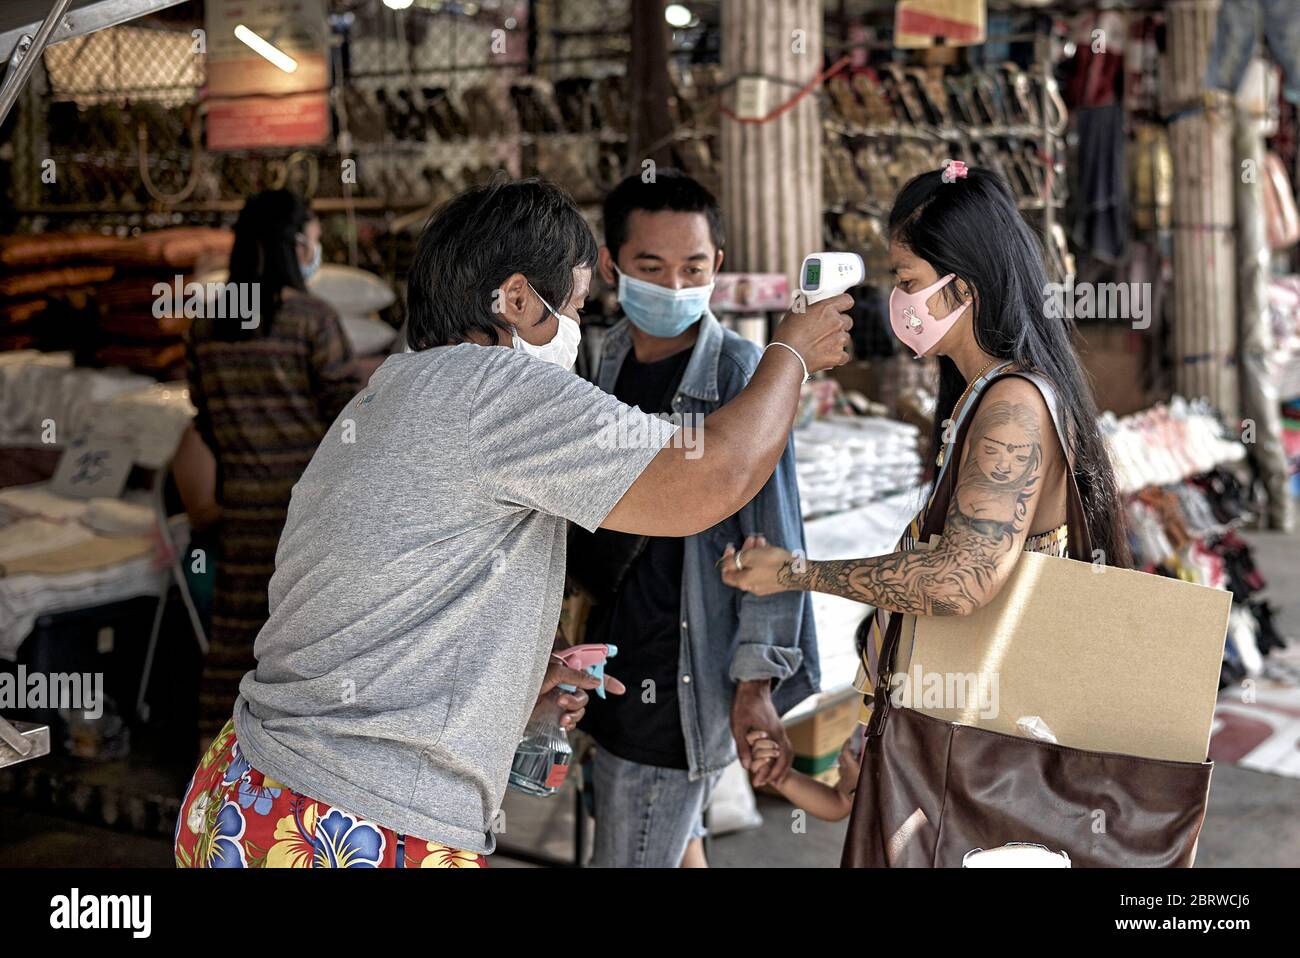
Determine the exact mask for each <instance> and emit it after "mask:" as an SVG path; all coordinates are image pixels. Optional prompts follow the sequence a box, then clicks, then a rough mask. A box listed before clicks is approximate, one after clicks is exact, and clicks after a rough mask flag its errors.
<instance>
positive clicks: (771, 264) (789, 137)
mask: <svg viewBox="0 0 1300 958" xmlns="http://www.w3.org/2000/svg"><path fill="white" fill-rule="evenodd" d="M821 68H822V4H821V0H726V2H725V3H723V4H722V72H723V75H724V77H725V78H726V79H727V80H728V81H730V82H731V86H730V88H729V89H728V90H727V91H725V92H724V94H723V103H724V105H726V106H727V107H728V108H730V109H732V110H735V109H736V105H737V104H736V101H737V93H738V84H737V82H736V81H737V80H738V79H739V78H741V77H764V78H767V80H766V83H765V84H764V86H765V89H766V97H765V100H766V107H765V108H766V110H769V111H770V110H771V109H773V108H775V107H777V106H779V105H780V104H782V103H784V102H785V101H786V100H788V99H790V97H792V96H794V95H795V94H796V93H797V92H798V90H799V88H800V87H802V86H804V85H805V84H806V83H808V82H809V81H810V80H812V79H813V78H814V77H815V76H817V74H818V73H819V72H820V71H821ZM774 81H775V82H774ZM721 124H722V196H721V197H720V199H721V201H722V206H723V211H724V213H725V214H726V217H727V233H728V242H727V269H728V270H742V271H753V272H773V273H785V274H786V275H787V276H788V277H789V278H790V281H791V288H792V289H794V288H795V287H796V285H797V281H798V273H799V265H800V263H801V262H802V261H803V257H804V256H806V255H807V254H808V253H811V252H814V251H816V250H818V249H820V248H821V246H822V159H821V154H822V149H821V147H822V131H821V117H820V110H819V109H818V104H817V99H816V96H815V95H809V96H806V97H804V98H803V99H802V100H801V101H800V102H799V103H798V104H797V105H796V106H795V107H794V108H793V109H790V110H788V111H786V112H785V113H783V114H781V116H779V117H777V118H776V119H774V120H771V121H770V122H767V123H761V124H760V123H741V122H738V121H736V120H734V119H731V118H729V117H727V116H722V117H721Z"/></svg>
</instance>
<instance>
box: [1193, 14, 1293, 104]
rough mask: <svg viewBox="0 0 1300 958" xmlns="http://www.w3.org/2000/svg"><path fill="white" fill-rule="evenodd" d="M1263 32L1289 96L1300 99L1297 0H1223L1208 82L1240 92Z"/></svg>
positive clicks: (1210, 85)
mask: <svg viewBox="0 0 1300 958" xmlns="http://www.w3.org/2000/svg"><path fill="white" fill-rule="evenodd" d="M1261 32H1262V33H1263V35H1264V41H1265V43H1267V44H1268V50H1269V53H1271V54H1272V56H1273V60H1274V62H1276V63H1277V65H1278V66H1280V67H1281V68H1282V72H1283V74H1284V75H1285V85H1284V87H1283V90H1284V92H1285V94H1286V98H1287V99H1288V100H1290V101H1291V102H1292V103H1300V3H1297V2H1296V0H1223V3H1222V4H1221V5H1220V6H1219V22H1218V25H1217V28H1216V30H1215V36H1214V48H1213V49H1212V50H1211V51H1210V62H1209V63H1208V64H1207V65H1206V68H1205V85H1206V86H1208V87H1214V88H1216V89H1219V90H1227V91H1228V92H1229V93H1236V92H1237V89H1238V88H1239V87H1240V86H1241V80H1242V77H1244V76H1245V74H1246V67H1247V66H1248V65H1249V64H1250V60H1251V57H1253V56H1254V55H1255V43H1256V40H1258V38H1259V36H1260V34H1261Z"/></svg>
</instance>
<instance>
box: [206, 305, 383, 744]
mask: <svg viewBox="0 0 1300 958" xmlns="http://www.w3.org/2000/svg"><path fill="white" fill-rule="evenodd" d="M228 322H236V320H230V319H208V318H204V319H197V320H195V322H194V326H193V328H192V330H191V332H190V339H189V342H188V347H187V360H188V371H189V383H190V400H191V402H193V403H194V406H195V409H196V410H197V413H196V415H195V426H196V428H197V429H198V431H199V434H200V435H201V436H202V437H203V441H204V442H206V443H207V444H208V448H210V449H211V450H212V454H213V456H214V457H215V458H216V460H217V502H218V503H219V504H220V506H221V521H220V525H219V527H218V538H219V540H220V551H219V557H217V559H216V581H215V586H214V595H213V601H212V626H211V631H210V633H209V635H208V642H209V649H208V657H207V660H206V661H205V663H204V669H203V679H202V682H201V684H200V688H199V736H200V742H207V741H208V740H209V739H210V738H211V736H213V735H215V734H216V733H217V732H218V731H219V730H220V729H221V728H222V726H224V725H225V723H226V721H227V720H228V719H229V718H230V715H231V713H232V712H233V710H234V707H235V697H236V696H237V695H238V694H239V682H240V680H241V679H242V678H243V677H244V674H245V673H246V672H248V671H250V670H251V669H252V668H253V667H254V665H255V664H256V660H255V659H254V657H253V642H254V640H255V639H256V638H257V633H258V632H260V631H261V629H262V626H263V625H264V624H265V622H266V619H267V616H268V612H267V595H266V589H267V584H268V583H269V582H270V580H271V573H272V572H274V571H275V550H276V546H277V545H279V542H280V532H281V530H282V529H283V528H284V522H285V516H286V514H287V512H288V509H289V496H290V493H291V492H292V491H293V487H294V484H295V483H296V482H297V481H298V478H299V477H300V476H301V475H302V472H303V470H304V469H306V468H307V463H309V462H310V461H311V458H312V456H313V455H314V454H315V452H316V447H317V446H318V445H319V444H320V441H321V438H322V437H323V436H324V435H325V432H326V430H327V429H329V427H330V425H331V424H332V423H333V422H334V420H335V418H336V417H337V416H338V414H339V413H340V412H341V411H342V409H343V407H344V406H345V405H347V403H348V400H350V399H351V398H352V397H353V396H354V395H355V394H356V393H357V392H358V391H359V390H360V388H361V379H360V376H359V374H358V372H357V368H356V364H355V362H354V360H353V355H352V347H351V346H350V345H349V344H348V341H347V338H346V337H345V336H344V333H343V327H342V325H341V324H340V322H339V318H338V315H337V314H336V313H335V312H334V310H333V308H331V307H330V306H329V305H328V304H326V303H325V302H323V301H322V300H319V299H316V298H315V297H314V296H308V295H306V294H299V295H292V294H290V295H287V296H286V298H285V300H284V303H283V304H282V305H281V306H280V308H279V310H278V311H277V312H276V315H275V317H274V318H273V319H272V320H271V328H270V329H269V330H266V331H263V330H260V329H259V330H254V331H253V332H252V334H251V335H250V336H248V337H247V338H237V339H222V338H219V337H218V336H216V335H215V332H216V330H215V329H214V324H215V323H228Z"/></svg>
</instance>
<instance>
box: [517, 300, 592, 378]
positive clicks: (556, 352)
mask: <svg viewBox="0 0 1300 958" xmlns="http://www.w3.org/2000/svg"><path fill="white" fill-rule="evenodd" d="M528 288H529V289H533V284H532V283H529V284H528ZM533 295H534V296H536V297H537V298H538V299H541V300H542V305H543V306H545V307H546V311H547V312H548V313H550V314H551V315H552V316H554V317H555V318H556V319H558V320H559V321H560V328H559V329H557V330H556V331H555V336H554V337H553V338H552V339H551V341H550V342H549V343H546V344H544V345H542V346H534V345H533V344H532V343H530V342H528V341H527V340H525V339H523V338H522V337H521V336H520V335H519V330H518V329H516V328H515V327H513V326H512V327H511V328H510V345H511V346H513V347H514V348H515V349H522V350H523V351H524V352H526V353H527V354H528V355H529V356H535V357H537V358H538V359H540V360H542V361H543V362H547V363H555V365H557V366H559V367H561V368H563V369H572V368H573V364H574V363H576V362H577V361H578V344H579V343H580V342H581V341H582V327H581V326H579V325H578V321H577V320H575V319H573V318H571V317H569V316H565V315H564V314H563V313H560V312H556V310H555V309H553V308H552V307H551V304H550V303H548V302H547V301H546V300H544V299H542V295H541V293H539V292H537V290H535V289H533Z"/></svg>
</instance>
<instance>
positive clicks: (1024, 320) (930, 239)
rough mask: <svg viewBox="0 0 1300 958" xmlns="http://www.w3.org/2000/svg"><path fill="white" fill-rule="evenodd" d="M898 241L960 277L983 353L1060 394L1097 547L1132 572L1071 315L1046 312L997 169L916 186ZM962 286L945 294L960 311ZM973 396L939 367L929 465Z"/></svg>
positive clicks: (917, 181) (902, 201)
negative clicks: (957, 410) (961, 402)
mask: <svg viewBox="0 0 1300 958" xmlns="http://www.w3.org/2000/svg"><path fill="white" fill-rule="evenodd" d="M889 235H890V238H891V239H892V240H893V241H894V242H897V243H898V244H899V245H900V246H903V247H905V248H906V249H908V250H910V251H911V252H912V253H913V254H915V255H916V256H918V257H920V258H921V259H923V260H925V261H926V262H928V263H929V264H930V265H931V266H933V267H934V269H935V272H936V273H938V274H939V275H940V276H943V275H946V274H948V273H954V274H956V276H957V278H958V279H961V280H963V281H964V282H965V283H966V284H967V285H968V286H970V287H971V288H972V289H973V290H974V291H975V303H974V315H973V320H972V328H973V330H974V333H975V341H976V343H978V344H979V347H980V349H982V350H984V352H986V353H988V354H989V355H990V356H994V357H997V358H998V359H1009V360H1012V361H1014V362H1015V364H1016V365H1017V366H1018V367H1019V368H1020V369H1023V370H1025V371H1027V372H1037V373H1040V374H1041V375H1043V376H1044V377H1046V378H1047V379H1049V380H1051V382H1052V383H1053V385H1055V386H1056V394H1057V404H1058V410H1057V411H1058V414H1059V415H1060V418H1061V422H1062V423H1063V424H1065V426H1066V429H1067V432H1068V434H1069V438H1068V440H1067V441H1068V442H1069V444H1070V447H1071V448H1070V449H1069V450H1067V451H1068V452H1069V453H1070V456H1071V458H1072V459H1073V461H1074V475H1075V478H1076V480H1077V481H1078V483H1079V492H1080V494H1081V496H1082V499H1083V509H1084V514H1085V517H1086V519H1087V522H1088V531H1089V532H1090V533H1091V538H1092V541H1093V547H1094V548H1095V549H1101V550H1103V552H1102V555H1103V557H1104V559H1105V561H1106V563H1107V564H1108V565H1113V566H1119V567H1122V568H1127V567H1129V566H1130V565H1131V564H1132V557H1131V555H1130V553H1129V545H1128V535H1127V532H1126V524H1125V521H1124V511H1123V507H1122V505H1121V503H1120V499H1119V493H1118V490H1117V489H1116V486H1115V474H1114V471H1113V470H1112V468H1111V463H1110V456H1109V454H1108V453H1107V451H1106V446H1105V442H1104V440H1103V439H1102V436H1101V431H1100V430H1099V429H1098V427H1097V404H1096V400H1095V399H1094V398H1093V394H1092V387H1091V386H1090V384H1089V383H1088V380H1087V377H1086V375H1085V373H1084V371H1083V366H1082V364H1081V363H1080V362H1079V356H1078V354H1077V353H1076V352H1075V351H1074V343H1073V338H1072V335H1073V331H1074V324H1073V322H1072V321H1071V320H1070V319H1068V318H1066V317H1065V316H1064V315H1063V314H1064V313H1065V312H1066V311H1065V310H1053V309H1048V308H1047V297H1048V295H1049V292H1050V290H1049V287H1048V280H1047V272H1046V269H1045V268H1044V266H1043V254H1042V244H1041V241H1040V240H1039V238H1038V237H1037V236H1036V235H1035V233H1034V232H1033V230H1031V229H1030V227H1029V225H1028V224H1027V223H1026V222H1025V220H1024V218H1023V217H1022V216H1021V215H1020V212H1019V210H1017V209H1016V201H1015V199H1014V197H1013V196H1012V194H1011V191H1010V190H1009V189H1008V188H1007V185H1006V183H1004V182H1003V181H1002V179H1001V178H1000V177H999V176H998V175H997V174H996V173H993V172H991V171H989V170H984V169H977V168H974V167H972V168H970V170H969V172H968V173H967V175H966V177H965V178H962V179H957V180H955V181H954V182H952V183H945V182H943V179H942V171H941V170H933V171H931V172H929V173H922V174H921V175H919V176H917V177H914V178H913V179H912V180H911V181H909V182H908V184H907V185H906V186H904V187H903V189H902V191H901V192H900V193H899V194H898V198H897V199H896V200H895V201H894V208H893V210H892V211H890V214H889ZM955 285H956V284H955V283H950V284H949V285H948V286H946V287H944V290H943V292H944V294H945V296H946V297H947V298H948V301H949V305H950V306H956V305H957V296H956V293H955V290H954V286H955ZM965 388H966V379H965V377H964V376H962V374H961V371H960V370H958V368H957V364H956V363H954V362H953V361H952V360H951V359H949V358H947V357H946V356H944V357H940V359H939V398H938V405H937V406H936V407H935V427H934V429H932V438H931V449H930V461H932V462H933V461H934V459H935V457H936V456H937V455H938V454H939V449H940V447H941V446H942V444H943V434H944V431H945V430H944V429H942V428H940V425H939V424H940V423H941V422H942V420H943V418H944V417H946V416H948V415H950V410H951V409H952V408H953V406H954V404H955V403H956V402H957V400H958V398H959V397H960V396H961V394H962V391H963V390H964V389H965Z"/></svg>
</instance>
